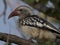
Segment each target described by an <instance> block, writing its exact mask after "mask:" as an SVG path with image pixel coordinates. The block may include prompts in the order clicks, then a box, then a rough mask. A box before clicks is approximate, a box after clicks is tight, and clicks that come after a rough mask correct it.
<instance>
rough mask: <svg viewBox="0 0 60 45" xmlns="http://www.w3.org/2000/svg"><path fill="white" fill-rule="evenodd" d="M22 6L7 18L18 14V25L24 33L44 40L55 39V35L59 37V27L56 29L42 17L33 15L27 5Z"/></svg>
mask: <svg viewBox="0 0 60 45" xmlns="http://www.w3.org/2000/svg"><path fill="white" fill-rule="evenodd" d="M22 7H23V8H22ZM22 7H21V6H19V7H17V8H16V9H15V10H14V11H13V12H12V13H11V14H10V15H9V16H8V19H10V18H11V17H14V16H19V20H18V23H19V24H18V25H19V28H20V29H21V31H22V32H23V33H24V34H25V35H27V36H29V37H30V38H33V39H35V38H38V39H46V40H55V39H56V38H57V37H58V38H60V31H59V29H57V28H56V27H54V26H53V25H52V24H51V23H49V22H48V21H46V20H45V19H42V18H41V17H39V16H38V15H34V14H33V12H32V10H29V7H26V6H22ZM26 10H28V11H26ZM27 12H29V13H27ZM30 13H31V14H30Z"/></svg>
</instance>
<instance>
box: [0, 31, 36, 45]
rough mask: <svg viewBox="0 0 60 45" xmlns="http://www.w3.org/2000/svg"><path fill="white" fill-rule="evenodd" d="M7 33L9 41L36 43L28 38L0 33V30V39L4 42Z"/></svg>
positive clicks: (31, 44)
mask: <svg viewBox="0 0 60 45" xmlns="http://www.w3.org/2000/svg"><path fill="white" fill-rule="evenodd" d="M8 35H10V37H9V42H10V43H15V44H21V45H36V44H34V43H32V42H30V41H28V40H25V39H22V38H20V37H18V36H16V35H11V34H6V33H1V32H0V40H2V41H5V42H6V41H7V36H8Z"/></svg>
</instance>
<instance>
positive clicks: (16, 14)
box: [8, 10, 18, 19]
mask: <svg viewBox="0 0 60 45" xmlns="http://www.w3.org/2000/svg"><path fill="white" fill-rule="evenodd" d="M14 16H18V12H17V11H16V10H14V11H13V12H12V13H11V14H10V15H9V16H8V19H10V18H11V17H14Z"/></svg>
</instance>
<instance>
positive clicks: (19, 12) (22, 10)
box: [8, 6, 33, 19]
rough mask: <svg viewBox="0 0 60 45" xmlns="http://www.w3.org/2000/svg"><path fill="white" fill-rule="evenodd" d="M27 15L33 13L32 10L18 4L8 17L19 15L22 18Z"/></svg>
mask: <svg viewBox="0 0 60 45" xmlns="http://www.w3.org/2000/svg"><path fill="white" fill-rule="evenodd" d="M27 15H33V12H32V10H31V9H30V8H29V7H27V6H19V7H18V8H16V9H15V10H14V11H12V13H11V14H10V15H9V16H8V19H10V18H11V17H14V16H19V17H20V19H22V18H24V17H25V16H27Z"/></svg>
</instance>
